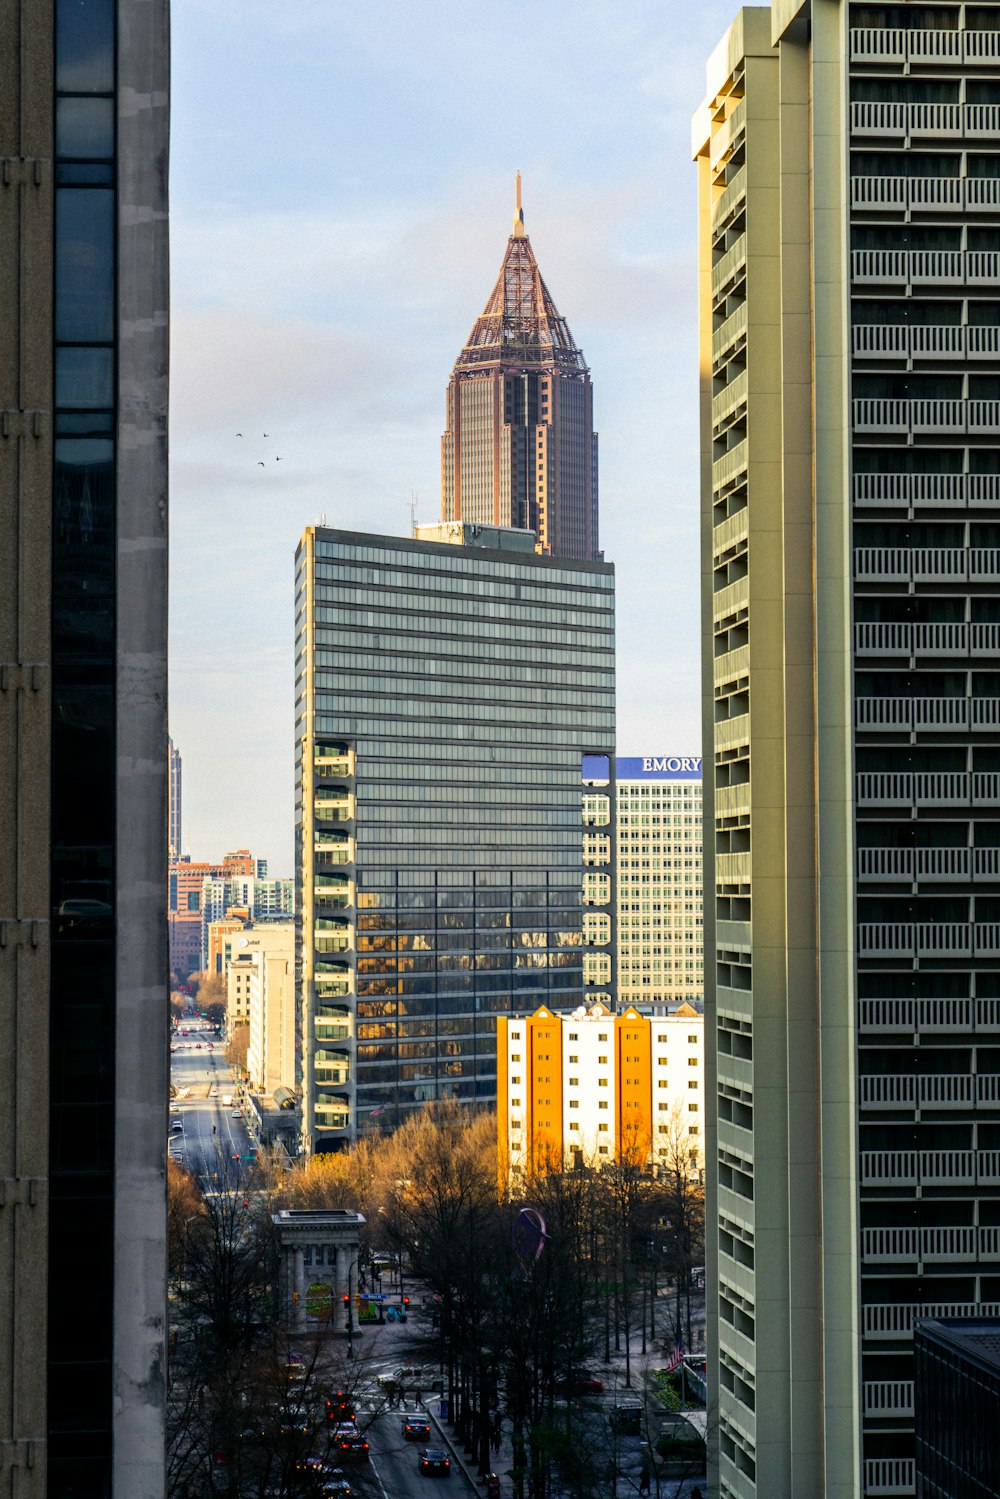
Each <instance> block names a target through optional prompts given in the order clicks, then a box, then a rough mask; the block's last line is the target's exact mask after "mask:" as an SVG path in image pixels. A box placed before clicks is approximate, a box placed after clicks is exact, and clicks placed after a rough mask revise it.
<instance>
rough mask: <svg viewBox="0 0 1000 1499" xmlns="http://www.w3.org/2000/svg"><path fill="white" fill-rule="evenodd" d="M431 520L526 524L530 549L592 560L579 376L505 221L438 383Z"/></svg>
mask: <svg viewBox="0 0 1000 1499" xmlns="http://www.w3.org/2000/svg"><path fill="white" fill-rule="evenodd" d="M441 516H442V519H444V520H446V521H462V522H464V523H465V524H466V525H479V526H513V527H519V528H524V529H527V530H529V531H532V532H533V533H534V535H535V538H536V543H537V546H538V548H539V550H540V551H542V552H547V553H550V554H551V555H552V556H554V557H580V558H590V559H591V560H599V559H600V556H601V553H600V551H599V550H598V538H597V434H596V432H595V431H594V399H593V389H592V387H591V383H590V372H589V370H588V369H587V366H586V364H585V363H584V358H583V354H582V353H581V351H580V349H579V348H578V347H577V345H576V343H575V342H574V341H573V335H572V334H571V333H570V331H569V327H568V325H567V323H566V319H565V318H563V317H561V316H560V315H559V313H558V312H557V311H556V306H555V303H554V302H553V300H552V297H551V295H550V293H549V290H548V288H547V287H546V285H545V282H544V281H543V280H542V276H541V272H540V271H539V269H538V263H537V261H536V260H535V256H534V253H533V251H532V248H531V241H530V240H529V239H528V236H527V235H526V234H525V231H524V214H523V212H522V209H521V178H520V174H518V178H517V203H516V207H515V211H514V229H513V233H512V234H511V236H510V239H509V240H508V241H507V251H506V254H505V255H504V259H503V264H502V266H501V267H500V275H499V276H498V278H497V282H496V285H495V286H494V288H493V290H492V292H491V293H490V296H489V299H488V301H487V303H486V306H485V307H484V308H483V311H482V312H481V313H480V315H479V317H478V318H477V319H476V321H475V323H474V324H473V327H472V331H471V333H470V334H469V337H468V339H467V340H466V344H465V347H464V348H463V350H462V352H461V354H459V356H458V359H457V360H456V362H455V367H454V369H453V371H452V375H451V380H450V382H449V385H448V396H447V416H446V424H445V432H444V436H443V437H442V439H441Z"/></svg>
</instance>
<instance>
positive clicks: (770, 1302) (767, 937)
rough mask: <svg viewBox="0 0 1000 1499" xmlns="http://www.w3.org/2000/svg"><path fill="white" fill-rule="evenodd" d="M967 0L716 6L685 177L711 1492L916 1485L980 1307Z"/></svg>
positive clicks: (981, 347)
mask: <svg viewBox="0 0 1000 1499" xmlns="http://www.w3.org/2000/svg"><path fill="white" fill-rule="evenodd" d="M998 127H1000V7H998V6H997V5H994V4H981V5H977V6H972V5H961V4H957V3H951V0H943V3H941V4H938V5H936V6H935V7H934V8H933V9H931V8H925V7H922V6H919V5H915V4H914V5H910V4H904V5H897V6H890V7H884V6H870V5H850V4H847V3H844V0H840V3H838V0H813V3H811V4H809V3H799V0H775V3H774V4H773V5H772V6H771V7H770V8H769V9H767V8H763V9H747V10H743V11H741V12H739V14H738V15H737V17H736V19H735V21H734V23H733V25H732V27H731V29H730V30H729V32H728V33H727V34H726V36H725V37H724V38H723V40H722V42H721V44H720V46H719V47H718V49H717V50H716V52H715V53H714V55H713V57H712V59H711V61H710V63H709V69H708V93H707V98H706V100H705V103H704V105H703V106H702V107H701V109H699V111H698V113H697V116H696V118H695V129H694V140H693V145H694V153H695V156H696V157H697V161H698V173H699V184H700V208H699V222H700V266H699V275H700V303H701V361H700V362H701V424H702V543H703V544H702V628H703V646H704V649H703V661H704V705H705V708H704V746H705V774H704V795H705V816H706V819H707V820H708V821H709V823H710V825H711V827H712V832H713V835H714V836H713V837H712V838H709V839H707V840H706V843H705V884H706V889H707V891H708V899H707V900H706V905H705V937H706V949H707V954H708V959H709V961H708V963H707V965H706V996H705V1014H706V1025H707V1030H708V1034H709V1035H710V1036H711V1037H712V1044H711V1045H710V1048H709V1053H708V1056H707V1058H706V1086H707V1089H708V1092H709V1095H710V1097H711V1098H712V1099H713V1101H714V1103H713V1108H712V1111H711V1114H710V1127H709V1138H708V1151H707V1157H708V1160H707V1167H708V1174H707V1182H708V1189H709V1209H710V1210H709V1212H708V1215H707V1222H708V1247H707V1257H708V1258H707V1264H708V1286H709V1330H710V1364H709V1372H710V1382H711V1384H712V1386H713V1387H714V1391H715V1394H716V1397H717V1419H713V1420H711V1421H710V1423H709V1431H710V1435H711V1437H712V1445H713V1449H714V1451H713V1458H712V1461H713V1474H712V1475H711V1476H712V1481H713V1489H714V1490H715V1491H716V1492H717V1493H718V1494H719V1496H720V1499H737V1496H740V1499H748V1496H751V1495H758V1496H761V1499H772V1496H782V1499H784V1496H793V1495H795V1496H797V1495H803V1494H808V1495H810V1496H824V1499H849V1496H850V1499H854V1496H855V1495H862V1496H865V1499H868V1496H882V1495H892V1496H903V1495H912V1494H914V1493H915V1490H916V1474H915V1461H914V1434H913V1410H914V1397H913V1327H914V1320H915V1318H917V1317H919V1316H921V1315H929V1316H939V1315H944V1316H949V1317H951V1316H962V1315H965V1314H971V1313H980V1312H982V1311H983V1310H988V1311H989V1312H990V1313H994V1314H995V1312H996V1310H997V1307H998V1302H1000V1212H998V1206H997V1201H998V1189H1000V1149H998V1147H1000V1139H998V1137H997V1126H996V1124H995V1117H996V1099H997V1097H1000V1084H998V1081H997V1079H998V1077H1000V1064H998V1063H997V1062H996V1060H995V1058H996V1057H997V1056H998V1050H997V1048H998V1046H1000V901H998V891H1000V885H998V879H1000V863H998V859H997V848H998V847H1000V838H998V836H997V823H996V806H997V804H998V801H1000V757H998V752H997V749H996V743H997V730H998V728H1000V682H998V679H997V677H996V675H995V672H993V671H992V669H991V668H992V667H993V665H994V663H995V658H996V655H997V652H998V646H1000V640H998V631H1000V610H998V607H997V600H996V579H997V577H1000V528H998V526H997V525H996V523H995V514H996V510H997V508H998V506H1000V454H998V438H1000V378H998V377H1000V300H998V295H997V286H998V283H1000V152H998Z"/></svg>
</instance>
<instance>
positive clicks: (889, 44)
mask: <svg viewBox="0 0 1000 1499" xmlns="http://www.w3.org/2000/svg"><path fill="white" fill-rule="evenodd" d="M907 36H908V33H907V32H905V31H889V30H883V29H882V28H881V27H871V28H869V27H863V28H859V27H852V29H851V61H852V62H898V63H903V62H905V61H906V38H907Z"/></svg>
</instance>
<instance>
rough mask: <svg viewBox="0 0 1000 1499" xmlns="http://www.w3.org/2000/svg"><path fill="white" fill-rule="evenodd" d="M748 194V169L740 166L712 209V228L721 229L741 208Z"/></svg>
mask: <svg viewBox="0 0 1000 1499" xmlns="http://www.w3.org/2000/svg"><path fill="white" fill-rule="evenodd" d="M746 195H747V169H746V167H740V169H739V171H738V172H737V173H736V175H735V176H734V177H733V179H732V181H731V182H727V183H726V187H725V191H724V192H723V193H722V196H721V197H720V198H719V200H718V202H717V203H716V204H715V207H714V208H713V209H712V228H713V230H716V229H721V228H722V226H723V225H724V224H725V223H726V222H727V221H728V220H729V219H731V218H732V217H733V216H734V214H735V213H736V212H737V211H738V210H739V208H740V207H741V205H742V204H743V201H744V200H745V198H746Z"/></svg>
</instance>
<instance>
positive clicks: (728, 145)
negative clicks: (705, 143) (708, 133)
mask: <svg viewBox="0 0 1000 1499" xmlns="http://www.w3.org/2000/svg"><path fill="white" fill-rule="evenodd" d="M746 122H747V106H746V100H745V99H741V100H740V101H739V103H738V104H737V105H736V108H735V109H734V110H733V112H732V114H730V115H729V116H728V117H727V118H726V119H725V120H723V121H722V122H721V123H720V124H719V125H717V126H716V128H715V130H714V132H713V134H712V143H711V153H712V154H711V160H712V170H713V172H714V171H715V170H716V168H717V167H718V166H720V165H721V164H722V163H723V162H724V161H725V160H726V158H727V157H728V155H729V153H730V152H731V151H732V149H733V147H734V146H735V145H736V142H737V141H738V140H739V138H740V136H741V135H742V134H743V131H744V130H745V128H746Z"/></svg>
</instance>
